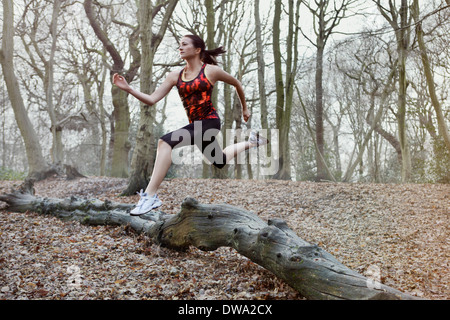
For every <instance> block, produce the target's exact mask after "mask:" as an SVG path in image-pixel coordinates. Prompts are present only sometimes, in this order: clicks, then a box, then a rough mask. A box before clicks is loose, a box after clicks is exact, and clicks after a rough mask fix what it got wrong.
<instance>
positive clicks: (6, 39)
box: [0, 0, 50, 180]
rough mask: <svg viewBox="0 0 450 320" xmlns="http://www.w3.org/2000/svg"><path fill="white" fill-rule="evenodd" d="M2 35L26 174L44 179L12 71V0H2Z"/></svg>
mask: <svg viewBox="0 0 450 320" xmlns="http://www.w3.org/2000/svg"><path fill="white" fill-rule="evenodd" d="M2 2H3V35H2V48H1V51H0V63H1V65H2V70H3V77H4V79H5V83H6V88H7V89H8V96H9V100H10V101H11V106H12V108H13V111H14V116H15V118H16V122H17V126H18V127H19V130H20V133H21V135H22V138H23V142H24V144H25V151H26V154H27V160H28V176H29V177H33V178H35V179H38V180H40V179H44V178H45V177H46V175H47V173H48V172H49V170H50V169H49V167H48V165H47V163H46V162H45V159H44V157H43V155H42V149H41V145H40V142H39V137H38V136H37V135H36V132H35V130H34V128H33V125H32V123H31V121H30V118H29V117H28V113H27V111H26V108H25V104H24V101H23V98H22V95H21V93H20V86H19V83H18V81H17V77H16V74H15V72H14V58H13V56H14V6H13V1H12V0H3V1H2Z"/></svg>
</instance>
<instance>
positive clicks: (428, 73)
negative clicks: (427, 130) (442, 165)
mask: <svg viewBox="0 0 450 320" xmlns="http://www.w3.org/2000/svg"><path fill="white" fill-rule="evenodd" d="M411 13H412V16H413V18H414V21H415V22H416V35H417V42H418V44H419V49H420V57H421V59H422V64H423V69H424V70H423V71H424V73H425V78H426V79H427V87H428V93H429V94H430V100H431V103H432V105H433V107H434V111H435V112H436V119H437V123H438V129H439V135H440V136H442V138H443V139H444V142H445V145H446V146H447V149H448V150H449V151H450V134H449V131H448V128H447V124H446V123H445V117H444V113H443V112H442V106H441V103H440V102H439V98H438V96H437V94H436V86H435V84H434V76H433V71H432V70H431V65H430V59H429V58H428V53H427V48H426V46H425V40H424V32H423V29H422V21H420V19H419V18H420V9H419V1H418V0H414V4H413V6H412V9H411Z"/></svg>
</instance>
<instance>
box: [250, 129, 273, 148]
mask: <svg viewBox="0 0 450 320" xmlns="http://www.w3.org/2000/svg"><path fill="white" fill-rule="evenodd" d="M248 141H249V142H250V144H251V145H253V146H254V147H257V148H259V147H261V146H265V145H266V144H268V143H269V140H268V139H266V138H264V137H263V136H260V135H259V132H258V131H252V132H250V137H249V138H248Z"/></svg>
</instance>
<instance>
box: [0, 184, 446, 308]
mask: <svg viewBox="0 0 450 320" xmlns="http://www.w3.org/2000/svg"><path fill="white" fill-rule="evenodd" d="M15 184H16V185H18V184H19V183H18V182H9V181H3V182H0V192H1V193H4V192H8V191H9V189H10V188H11V187H13V186H14V185H15ZM125 186H126V180H124V179H111V178H89V179H79V180H75V181H65V180H62V179H49V180H46V181H42V182H39V183H37V184H36V185H35V189H36V193H37V194H38V195H41V196H49V197H58V198H60V197H62V198H64V197H68V196H71V195H78V196H82V197H86V198H99V199H101V200H105V199H110V200H112V201H118V202H129V203H134V202H136V201H137V197H136V196H135V197H119V196H118V195H119V194H120V193H121V191H122V190H124V188H125ZM449 191H450V187H449V186H448V185H380V184H376V185H375V184H331V183H323V184H322V183H321V184H317V183H311V182H286V181H272V180H271V181H241V180H195V179H174V180H167V181H164V183H163V184H162V186H161V189H160V192H159V194H160V198H161V200H162V201H163V204H164V206H163V207H162V210H164V211H165V212H167V213H177V212H178V210H179V207H180V204H181V202H182V201H183V200H184V198H186V197H193V198H196V199H198V200H199V201H200V202H202V203H228V204H231V205H234V206H238V207H241V208H245V209H247V210H249V211H252V212H254V213H256V214H258V215H260V216H261V217H262V218H263V219H268V218H282V219H284V220H286V221H287V223H288V225H289V226H290V227H291V228H292V229H293V230H294V231H295V232H297V234H298V235H299V236H300V237H301V238H303V239H305V240H306V241H309V242H312V243H317V244H319V245H320V246H321V247H323V248H324V249H325V250H327V251H328V252H329V253H331V254H333V255H334V256H336V257H337V258H338V259H339V260H340V261H341V262H342V263H344V264H345V265H347V266H348V267H350V268H352V269H354V270H356V271H358V272H360V273H362V274H365V273H367V274H366V276H367V275H368V274H369V271H371V270H374V269H375V270H379V274H378V275H377V276H378V277H379V280H381V282H383V283H385V284H387V285H389V286H392V287H395V288H397V289H400V290H402V291H404V292H407V293H410V294H413V295H416V296H419V297H423V298H429V299H448V298H449V297H450V294H449V293H450V291H449V290H450V289H449V283H450V279H449V272H448V270H449V252H450V250H449V249H450V248H449V227H448V226H449V213H450V212H449V207H450V199H449V194H450V192H449ZM0 206H2V204H0ZM1 208H2V207H0V299H204V300H206V299H301V297H300V296H299V295H298V294H297V293H296V292H295V291H294V290H292V289H291V288H290V287H289V286H287V285H286V284H285V283H283V282H282V281H280V280H278V279H277V278H275V277H274V276H273V275H272V274H271V273H269V272H268V271H266V270H264V269H263V268H261V267H260V266H258V265H256V264H254V263H252V262H251V261H249V260H248V259H247V258H245V257H242V256H240V255H238V254H237V253H236V252H235V251H234V250H231V249H229V248H221V249H219V250H217V251H215V252H209V253H205V252H201V251H199V250H197V249H195V248H192V249H190V250H188V251H187V252H174V251H170V250H167V249H164V248H160V247H157V246H154V245H152V244H151V243H149V242H148V239H146V238H145V237H140V236H136V235H134V234H132V233H129V232H128V230H127V229H126V228H113V227H105V226H103V227H102V226H100V227H87V226H82V225H80V224H78V223H72V222H63V221H61V220H58V219H56V218H53V217H46V216H39V215H37V214H35V213H27V214H19V213H11V212H8V211H6V210H5V209H4V208H3V210H1Z"/></svg>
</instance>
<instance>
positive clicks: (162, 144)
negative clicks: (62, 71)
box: [113, 35, 268, 216]
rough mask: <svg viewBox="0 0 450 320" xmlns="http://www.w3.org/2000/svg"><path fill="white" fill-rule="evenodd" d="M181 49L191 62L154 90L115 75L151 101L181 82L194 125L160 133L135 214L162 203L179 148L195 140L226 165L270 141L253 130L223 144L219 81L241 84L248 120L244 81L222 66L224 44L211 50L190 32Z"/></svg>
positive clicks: (214, 159) (138, 95) (215, 161)
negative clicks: (215, 94) (161, 191)
mask: <svg viewBox="0 0 450 320" xmlns="http://www.w3.org/2000/svg"><path fill="white" fill-rule="evenodd" d="M179 52H180V57H181V58H182V59H183V60H185V61H186V66H185V68H183V69H182V70H181V71H179V70H178V71H173V72H171V73H170V74H169V75H168V76H167V78H166V79H165V81H164V82H163V83H162V85H161V86H160V87H159V88H158V89H156V90H155V92H153V93H152V94H150V95H148V94H145V93H142V92H139V91H137V90H135V89H133V88H131V87H130V86H129V85H128V83H127V82H126V80H125V79H124V78H123V77H122V76H120V75H118V74H115V75H114V76H113V82H114V84H115V85H116V86H118V87H119V88H120V89H122V90H125V91H127V92H128V93H129V94H131V95H133V96H134V97H135V98H137V99H139V100H140V101H142V102H143V103H145V104H146V105H149V106H153V105H154V104H156V103H157V102H158V101H160V100H161V99H163V98H164V97H165V96H166V95H167V94H168V93H169V91H170V90H171V89H172V88H173V87H175V86H176V87H177V88H178V93H179V95H180V98H181V100H182V102H183V105H184V108H185V111H186V114H187V116H188V119H189V125H187V126H185V127H184V128H181V129H179V130H177V131H174V132H171V133H169V134H167V135H165V136H163V137H161V138H160V140H159V142H158V149H157V155H156V161H155V165H154V169H153V174H152V177H151V180H150V183H149V185H148V187H147V189H146V190H145V192H142V191H141V193H140V194H139V195H140V197H141V198H140V200H139V202H138V204H137V206H136V208H134V209H133V210H132V211H131V215H134V216H139V215H144V214H146V213H148V212H150V211H151V210H153V209H155V208H158V207H159V206H161V205H162V203H161V201H160V200H159V198H158V195H157V191H158V188H159V186H160V184H161V183H162V181H163V179H164V178H165V176H166V174H167V171H168V170H169V168H170V166H171V164H172V150H173V149H174V148H179V147H183V146H188V145H194V144H195V145H197V147H199V149H200V150H201V151H202V153H203V155H204V156H205V157H206V158H207V159H208V160H209V161H210V162H211V163H212V164H213V165H214V166H216V167H218V168H220V169H222V168H223V167H225V165H226V164H227V163H228V162H229V161H230V160H231V159H233V158H234V157H236V156H237V155H238V154H239V153H241V152H243V151H245V150H247V149H249V148H252V147H257V146H260V145H264V144H267V142H268V141H267V140H266V139H264V138H262V137H259V135H257V134H255V133H253V132H252V133H251V134H250V137H249V140H248V141H246V142H241V143H237V144H235V145H232V146H229V147H227V148H225V149H224V150H222V149H221V148H220V146H219V144H218V142H217V141H216V139H215V136H216V135H217V134H218V133H219V131H220V118H219V115H218V113H217V111H216V109H215V108H214V106H213V105H212V102H211V95H212V91H213V88H214V85H215V84H216V83H217V82H218V81H223V82H225V83H228V84H230V85H232V86H234V87H235V88H236V91H237V93H238V95H239V99H240V101H241V104H242V114H243V117H244V121H245V122H247V121H248V119H249V118H250V112H249V111H248V109H247V104H246V101H245V96H244V90H243V88H242V85H241V83H240V82H239V81H238V80H237V79H236V78H234V77H232V76H231V75H230V74H228V73H227V72H225V71H224V70H222V69H221V68H220V67H218V66H217V61H216V57H217V56H219V55H221V54H223V53H225V51H224V49H223V48H222V47H220V48H217V49H214V50H206V45H205V42H204V41H203V40H202V39H201V38H200V37H198V36H195V35H188V36H184V37H183V38H182V39H181V41H180V46H179Z"/></svg>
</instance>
